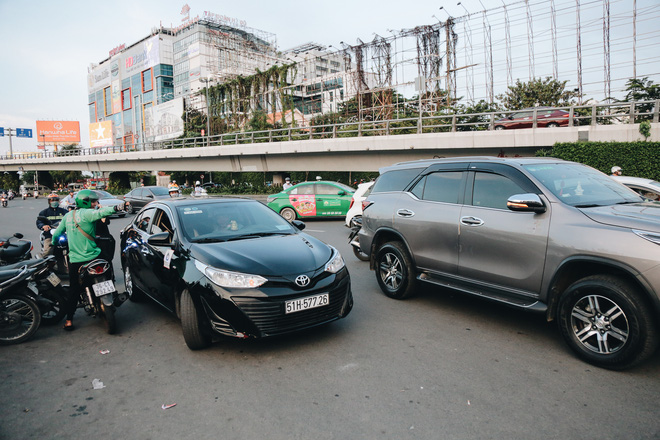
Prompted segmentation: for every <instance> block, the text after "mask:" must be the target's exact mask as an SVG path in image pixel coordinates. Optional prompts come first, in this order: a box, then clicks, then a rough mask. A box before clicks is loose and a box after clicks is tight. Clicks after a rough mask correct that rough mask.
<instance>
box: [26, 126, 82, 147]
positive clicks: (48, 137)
mask: <svg viewBox="0 0 660 440" xmlns="http://www.w3.org/2000/svg"><path fill="white" fill-rule="evenodd" d="M37 140H38V141H39V142H44V143H54V142H65V143H66V142H71V143H73V142H75V143H79V142H80V122H78V121H37Z"/></svg>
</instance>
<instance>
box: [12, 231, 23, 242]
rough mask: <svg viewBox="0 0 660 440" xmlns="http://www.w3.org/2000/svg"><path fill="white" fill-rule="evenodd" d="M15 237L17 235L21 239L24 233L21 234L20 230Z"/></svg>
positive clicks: (15, 235)
mask: <svg viewBox="0 0 660 440" xmlns="http://www.w3.org/2000/svg"><path fill="white" fill-rule="evenodd" d="M14 237H16V238H18V239H19V240H20V239H21V238H23V234H21V233H20V232H17V233H15V234H14Z"/></svg>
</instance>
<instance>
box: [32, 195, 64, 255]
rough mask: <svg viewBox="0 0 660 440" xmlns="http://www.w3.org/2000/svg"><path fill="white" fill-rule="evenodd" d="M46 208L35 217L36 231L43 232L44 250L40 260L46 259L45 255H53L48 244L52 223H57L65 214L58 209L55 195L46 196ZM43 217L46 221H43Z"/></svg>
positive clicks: (51, 248) (57, 199)
mask: <svg viewBox="0 0 660 440" xmlns="http://www.w3.org/2000/svg"><path fill="white" fill-rule="evenodd" d="M47 200H48V208H46V209H44V210H43V211H41V212H40V213H39V215H38V216H37V229H39V230H40V231H44V249H43V252H42V253H41V258H46V256H47V255H51V254H52V253H53V247H52V246H51V244H50V240H51V237H52V235H51V229H53V224H54V223H59V222H60V221H61V220H62V218H63V217H64V215H65V214H66V213H67V210H66V209H62V208H60V207H59V206H60V197H59V196H58V195H57V194H50V195H49V196H48V199H47ZM44 217H45V218H46V219H47V220H45V219H44Z"/></svg>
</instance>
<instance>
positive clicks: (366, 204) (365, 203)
mask: <svg viewBox="0 0 660 440" xmlns="http://www.w3.org/2000/svg"><path fill="white" fill-rule="evenodd" d="M373 204H374V202H372V201H371V200H367V199H365V200H362V212H364V210H365V209H367V208H368V207H370V206H371V205H373Z"/></svg>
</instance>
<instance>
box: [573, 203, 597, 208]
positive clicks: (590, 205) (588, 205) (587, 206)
mask: <svg viewBox="0 0 660 440" xmlns="http://www.w3.org/2000/svg"><path fill="white" fill-rule="evenodd" d="M596 206H600V205H599V204H597V203H588V204H584V205H575V207H576V208H595V207H596Z"/></svg>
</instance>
